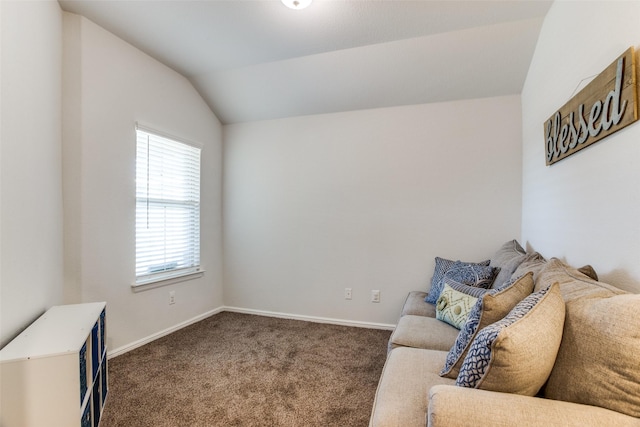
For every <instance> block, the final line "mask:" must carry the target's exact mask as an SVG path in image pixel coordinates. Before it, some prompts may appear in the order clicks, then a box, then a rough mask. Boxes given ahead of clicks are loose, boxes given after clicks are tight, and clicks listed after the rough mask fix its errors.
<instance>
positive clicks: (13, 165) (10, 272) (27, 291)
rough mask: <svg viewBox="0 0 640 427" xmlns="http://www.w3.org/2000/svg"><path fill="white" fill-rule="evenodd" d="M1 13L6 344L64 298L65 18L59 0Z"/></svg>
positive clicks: (2, 321)
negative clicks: (63, 112)
mask: <svg viewBox="0 0 640 427" xmlns="http://www.w3.org/2000/svg"><path fill="white" fill-rule="evenodd" d="M0 15H1V24H0V27H1V38H2V48H1V51H2V59H1V66H0V74H1V78H0V80H1V89H0V90H1V93H2V97H1V103H2V105H1V112H0V115H1V117H2V124H1V132H0V133H1V135H0V140H1V141H2V148H1V150H2V155H1V162H2V165H1V191H0V194H1V197H2V204H1V209H0V211H1V213H0V218H1V224H0V229H1V232H2V235H1V240H2V244H1V254H2V257H1V259H0V262H1V267H0V271H1V273H0V281H1V282H0V347H2V346H3V345H4V344H6V343H7V342H8V341H9V340H10V339H11V338H13V337H14V336H15V335H16V334H17V333H19V332H20V331H21V330H22V329H24V328H25V327H26V326H28V325H29V324H30V323H31V322H32V321H33V320H34V319H35V318H36V317H38V316H39V315H40V314H42V313H43V312H44V311H45V310H46V309H47V308H49V307H50V306H52V305H56V304H60V303H61V302H62V300H63V285H62V282H63V280H62V270H63V261H62V245H63V243H62V242H63V240H62V239H63V238H62V180H61V159H60V156H61V154H60V141H61V122H60V117H61V108H60V103H61V72H62V66H61V57H62V20H61V10H60V7H59V6H58V3H57V2H55V1H31V2H25V1H16V2H13V1H1V2H0ZM35 29H37V30H35Z"/></svg>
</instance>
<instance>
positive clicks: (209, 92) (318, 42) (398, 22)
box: [59, 0, 551, 123]
mask: <svg viewBox="0 0 640 427" xmlns="http://www.w3.org/2000/svg"><path fill="white" fill-rule="evenodd" d="M59 3H60V4H61V6H62V8H63V9H64V10H66V11H69V12H73V13H77V14H80V15H83V16H85V17H87V18H88V19H90V20H91V21H93V22H95V23H97V24H98V25H100V26H102V27H103V28H105V29H107V30H109V31H110V32H112V33H113V34H115V35H117V36H119V37H120V38H122V39H124V40H126V41H127V42H129V43H131V44H132V45H134V46H136V47H137V48H139V49H140V50H142V51H144V52H146V53H148V54H149V55H151V56H153V57H154V58H156V59H158V60H159V61H161V62H163V63H164V64H166V65H168V66H169V67H171V68H173V69H175V70H176V71H178V72H180V73H181V74H183V75H184V76H185V77H187V78H188V79H189V80H191V82H192V83H193V85H194V86H195V87H196V89H197V90H198V91H199V92H200V93H201V95H202V97H203V98H204V99H205V101H206V102H207V103H208V104H209V106H210V107H211V109H212V110H213V112H214V113H215V114H216V115H217V116H218V118H219V119H220V120H221V121H222V122H223V123H237V122H246V121H256V120H265V119H274V118H283V117H292V116H299V115H307V114H322V113H332V112H340V111H350V110H360V109H369V108H381V107H390V106H398V105H410V104H423V103H432V102H441V101H450V100H458V99H471V98H482V97H490V96H500V95H509V94H518V93H520V92H521V90H522V86H523V84H524V80H525V78H526V74H527V71H528V68H529V63H530V61H531V58H532V56H533V52H534V50H535V45H536V41H537V38H538V34H539V32H540V28H541V26H542V22H543V19H544V16H545V14H546V13H547V11H548V9H549V7H550V5H551V1H543V0H533V1H525V0H493V1H484V0H465V1H462V0H443V1H436V0H433V1H432V0H414V1H400V0H386V1H385V0H341V1H340V0H314V2H313V3H312V4H311V6H309V7H308V8H307V9H304V10H291V9H288V8H286V7H285V6H284V5H282V3H280V1H279V0H255V1H250V0H199V1H189V0H157V1H156V0H145V1H139V0H137V1H133V0H131V1H128V0H120V1H112V0H107V1H102V0H91V1H89V0H81V1H77V0H60V1H59Z"/></svg>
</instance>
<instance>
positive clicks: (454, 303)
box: [436, 282, 478, 329]
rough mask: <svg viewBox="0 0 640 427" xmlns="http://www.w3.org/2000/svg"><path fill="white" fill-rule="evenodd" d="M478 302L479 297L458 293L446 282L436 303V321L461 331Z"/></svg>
mask: <svg viewBox="0 0 640 427" xmlns="http://www.w3.org/2000/svg"><path fill="white" fill-rule="evenodd" d="M476 301H478V298H477V297H474V296H471V295H469V294H466V293H464V292H460V291H457V290H455V289H453V288H452V287H451V286H449V285H448V284H447V283H446V282H445V284H444V289H443V290H442V292H441V293H440V298H438V302H437V303H436V319H438V320H441V321H443V322H446V323H448V324H450V325H451V326H453V327H454V328H456V329H460V328H461V327H462V326H464V324H465V322H466V321H467V317H469V312H470V311H471V309H472V308H473V306H474V305H475V303H476Z"/></svg>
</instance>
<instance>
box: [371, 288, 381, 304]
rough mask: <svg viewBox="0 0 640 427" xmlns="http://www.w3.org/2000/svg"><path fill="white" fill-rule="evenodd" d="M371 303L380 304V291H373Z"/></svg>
mask: <svg viewBox="0 0 640 427" xmlns="http://www.w3.org/2000/svg"><path fill="white" fill-rule="evenodd" d="M371 302H380V291H371Z"/></svg>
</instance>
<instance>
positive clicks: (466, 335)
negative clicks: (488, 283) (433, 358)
mask: <svg viewBox="0 0 640 427" xmlns="http://www.w3.org/2000/svg"><path fill="white" fill-rule="evenodd" d="M533 285H534V283H533V273H527V274H525V275H524V276H522V277H521V278H519V279H517V280H515V281H514V282H513V283H511V284H510V285H508V286H505V287H504V288H502V289H500V290H497V289H493V290H491V291H489V292H487V293H486V294H485V295H484V296H482V297H481V298H478V301H477V302H476V304H475V305H474V306H473V308H472V309H471V312H470V313H469V316H468V317H467V321H466V323H465V324H464V325H463V326H462V328H460V333H459V334H458V338H456V342H455V343H454V344H453V347H451V350H449V354H447V359H446V361H445V364H444V367H443V368H442V371H441V372H440V375H441V376H443V377H447V378H452V379H456V378H457V377H458V372H459V371H460V366H461V365H462V362H463V361H464V357H465V356H466V354H467V350H468V348H469V345H470V344H471V342H472V341H473V339H474V338H475V336H476V334H477V333H478V331H480V330H481V329H482V328H484V327H486V326H488V325H490V324H492V323H495V322H497V321H498V320H500V319H502V318H503V317H504V316H506V315H507V314H508V313H509V312H510V311H511V309H513V307H515V306H516V304H518V303H519V302H520V301H522V300H523V299H524V298H525V297H527V296H528V295H530V294H531V292H532V291H533Z"/></svg>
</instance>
